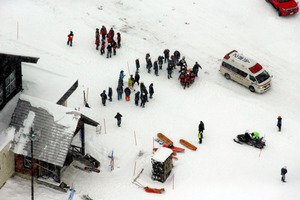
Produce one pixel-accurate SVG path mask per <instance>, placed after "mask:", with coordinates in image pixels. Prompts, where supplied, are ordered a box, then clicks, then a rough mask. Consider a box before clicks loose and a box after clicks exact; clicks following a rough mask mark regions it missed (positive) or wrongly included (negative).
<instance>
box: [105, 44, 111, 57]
mask: <svg viewBox="0 0 300 200" xmlns="http://www.w3.org/2000/svg"><path fill="white" fill-rule="evenodd" d="M106 49H107V55H106V58H111V49H112V47H111V44H108V45H107V47H106Z"/></svg>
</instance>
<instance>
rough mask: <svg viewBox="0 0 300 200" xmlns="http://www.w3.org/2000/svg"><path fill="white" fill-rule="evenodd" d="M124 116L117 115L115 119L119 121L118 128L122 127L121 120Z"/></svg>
mask: <svg viewBox="0 0 300 200" xmlns="http://www.w3.org/2000/svg"><path fill="white" fill-rule="evenodd" d="M122 117H123V116H122V115H121V114H120V113H117V114H116V116H115V118H116V119H117V125H118V127H121V120H122Z"/></svg>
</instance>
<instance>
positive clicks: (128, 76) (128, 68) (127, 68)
mask: <svg viewBox="0 0 300 200" xmlns="http://www.w3.org/2000/svg"><path fill="white" fill-rule="evenodd" d="M127 69H128V73H129V74H128V77H129V76H130V69H129V64H128V61H127Z"/></svg>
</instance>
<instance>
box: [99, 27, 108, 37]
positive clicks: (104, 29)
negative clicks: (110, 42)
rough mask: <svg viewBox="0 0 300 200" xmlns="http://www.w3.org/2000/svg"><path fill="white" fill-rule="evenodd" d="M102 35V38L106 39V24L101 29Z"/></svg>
mask: <svg viewBox="0 0 300 200" xmlns="http://www.w3.org/2000/svg"><path fill="white" fill-rule="evenodd" d="M100 33H101V36H102V40H105V37H106V34H107V30H106V28H105V26H102V28H101V30H100Z"/></svg>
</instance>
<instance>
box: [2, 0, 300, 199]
mask: <svg viewBox="0 0 300 200" xmlns="http://www.w3.org/2000/svg"><path fill="white" fill-rule="evenodd" d="M0 19H1V20H0V27H1V29H0V51H1V52H3V53H14V54H21V55H31V56H36V57H40V60H39V62H38V64H37V65H34V66H36V67H37V68H40V69H44V70H47V71H52V72H53V73H55V74H60V75H61V76H65V77H69V78H71V79H75V80H76V79H78V80H79V87H78V89H77V91H76V93H75V94H74V95H72V96H71V99H70V101H69V102H68V106H69V107H71V108H78V107H81V110H84V111H85V112H88V113H91V115H92V116H94V117H95V118H96V120H98V121H99V122H100V123H103V120H104V119H105V122H106V132H107V134H104V127H102V133H101V134H96V133H95V130H94V128H90V127H88V129H87V130H88V133H87V136H86V141H87V147H86V148H87V152H89V153H91V154H92V155H93V156H94V157H96V158H97V159H99V160H100V162H101V167H100V170H101V172H100V173H99V174H95V173H91V174H88V173H86V172H82V171H80V170H78V169H75V168H73V167H70V168H69V169H68V170H67V171H66V172H65V173H64V177H63V180H64V181H65V182H66V183H68V184H70V185H72V186H73V187H74V188H75V189H76V193H75V198H74V199H76V200H77V199H81V198H80V197H81V195H82V194H89V196H91V197H93V198H94V199H95V200H96V199H114V200H117V199H173V200H174V199H183V198H189V199H205V200H215V199H222V200H227V199H228V200H229V199H230V200H240V199H243V200H247V199H264V200H271V199H272V200H277V199H278V200H281V199H289V200H298V199H299V196H300V191H299V187H300V170H299V169H300V160H299V158H300V152H299V147H298V146H299V145H298V144H299V141H300V136H299V132H300V127H299V125H298V124H299V121H300V116H299V111H300V106H299V100H300V81H299V75H300V59H299V52H300V46H299V41H300V16H299V14H298V15H295V16H290V17H279V16H278V15H277V13H276V11H275V10H274V9H273V8H272V7H271V5H269V4H267V3H266V2H265V1H263V0H252V1H251V0H244V1H240V0H224V1H222V2H220V1H215V0H211V1H204V0H198V1H196V0H194V1H192V0H185V1H182V0H164V1H159V0H152V1H146V0H130V1H122V0H103V1H96V0H89V1H76V0H75V1H74V0H72V1H71V0H64V1H61V0H26V1H24V0H15V1H9V0H1V1H0ZM102 25H105V26H106V27H107V28H110V27H111V26H113V27H114V28H115V30H116V32H118V31H120V32H121V34H122V41H123V42H122V48H121V49H120V50H119V51H117V56H113V57H112V58H111V59H106V58H105V57H104V56H100V55H99V52H97V51H96V50H95V46H94V32H95V29H96V28H97V27H98V28H100V27H101V26H102ZM17 26H18V27H19V31H18V34H17ZM70 30H72V31H73V32H74V35H75V36H74V46H73V47H72V48H70V47H68V46H67V45H66V41H67V37H66V36H67V34H68V33H69V31H70ZM165 48H169V49H170V50H171V52H172V53H173V51H174V50H179V51H180V52H181V53H182V55H184V56H185V57H186V60H187V62H188V65H189V66H192V65H193V64H194V62H195V61H198V62H199V63H200V64H201V66H202V67H203V70H201V71H200V77H199V78H198V79H197V80H196V82H195V83H194V84H193V85H192V86H191V87H190V88H188V89H186V90H183V89H182V87H181V86H180V84H179V81H178V80H177V74H178V72H177V71H175V72H174V76H173V79H170V80H169V79H167V72H166V66H165V65H164V67H163V70H162V71H159V74H160V75H159V77H156V76H155V75H154V74H153V73H152V74H148V73H147V72H146V69H145V59H144V58H145V54H146V53H148V52H149V53H150V55H151V58H152V61H154V60H155V59H156V58H157V57H158V56H159V55H161V54H162V52H163V50H164V49H165ZM233 49H236V50H238V51H240V52H243V53H244V54H245V55H247V56H249V57H251V58H253V59H255V60H257V61H258V62H259V63H261V64H262V65H263V66H264V67H265V68H266V69H267V70H268V71H269V73H270V74H271V75H273V79H272V81H273V82H272V87H271V89H270V91H268V92H266V93H265V94H261V95H259V94H253V93H251V92H249V91H248V90H247V88H245V87H243V86H241V85H239V84H236V83H234V82H232V81H227V80H226V79H225V78H224V77H223V76H221V74H220V73H219V72H218V69H219V66H220V63H221V58H222V57H223V56H224V55H225V54H226V53H228V52H229V51H231V50H233ZM136 58H140V62H141V73H140V75H141V80H142V81H143V82H144V83H145V84H146V86H147V87H148V86H149V84H150V83H153V84H154V90H155V94H154V98H153V99H151V100H150V101H149V102H148V103H147V104H146V107H145V108H140V107H136V106H135V105H134V103H133V101H130V102H125V100H123V101H117V100H116V91H115V89H116V86H117V79H118V76H119V72H120V70H124V71H125V73H126V77H125V80H126V79H127V78H128V77H129V71H128V68H129V70H130V73H134V70H135V64H134V60H135V59H136ZM24 65H29V64H24ZM127 66H129V67H127ZM23 69H26V68H23ZM32 81H34V80H32ZM45 81H48V82H49V85H50V83H51V80H45ZM62 84H63V83H62ZM109 86H110V87H113V91H114V99H113V102H108V103H107V106H106V107H103V106H102V105H101V100H100V97H99V94H100V93H101V92H102V91H103V90H107V89H108V87H109ZM52 89H53V88H52ZM87 89H88V90H89V96H88V102H89V105H90V106H91V109H86V108H83V97H82V91H83V90H86V91H87ZM136 89H138V87H136ZM52 91H53V90H52ZM33 93H34V92H32V91H31V93H30V95H33V96H34V94H33ZM47 95H51V93H50V94H45V97H44V98H45V99H51V98H50V97H49V96H48V97H47ZM131 98H133V95H132V96H131ZM117 112H120V113H121V114H122V115H123V121H122V127H121V128H118V127H117V125H116V120H115V119H114V116H115V114H116V113H117ZM278 115H281V116H282V117H283V129H282V132H280V133H279V132H277V127H276V121H277V120H276V118H277V116H278ZM200 120H202V121H204V123H205V128H206V130H205V131H204V140H203V144H201V145H199V149H198V150H197V151H196V152H191V151H189V150H186V152H185V153H183V154H180V155H178V158H179V160H178V161H174V169H173V171H172V175H171V177H170V178H169V179H168V180H167V181H166V182H165V183H163V184H162V183H159V182H155V181H152V180H151V178H150V177H151V176H150V175H151V155H152V145H153V137H155V136H156V134H157V133H158V132H162V133H164V134H166V135H167V136H169V138H170V139H172V140H173V141H174V142H175V145H178V146H180V144H179V139H181V138H185V139H187V140H189V141H190V142H192V143H194V144H196V143H197V130H198V124H199V122H200ZM246 129H248V130H250V131H254V130H256V131H259V132H261V133H262V135H263V136H265V138H266V144H267V146H266V148H265V149H264V150H263V151H262V152H260V151H259V150H258V149H255V148H253V147H249V146H243V145H238V144H236V143H234V142H233V141H232V139H233V138H234V137H235V136H236V135H237V134H241V133H243V132H244V131H245V130H246ZM134 132H135V134H136V136H137V145H135V141H134ZM158 146H159V144H158V143H155V147H158ZM112 150H113V151H114V154H115V165H116V166H115V170H114V171H112V172H110V167H109V158H108V157H107V156H108V155H109V154H110V153H111V151H112ZM135 163H136V166H137V169H136V173H135V174H137V173H138V172H139V171H140V170H141V169H142V168H145V170H144V172H143V174H142V175H141V177H140V179H139V181H140V182H141V183H142V184H143V185H145V186H150V187H158V188H160V187H164V188H165V190H166V192H165V193H164V194H162V195H154V194H148V193H146V192H144V191H143V190H142V189H140V188H138V187H137V186H136V185H134V184H132V183H131V181H132V179H133V177H134V176H133V173H134V165H135ZM283 166H287V168H288V173H287V183H285V184H283V183H281V181H280V168H281V167H283ZM172 177H174V188H173V181H172ZM67 197H68V194H63V193H60V192H57V191H53V190H51V189H48V188H45V187H44V186H37V188H36V199H39V200H46V199H47V200H48V199H51V200H52V199H53V200H59V199H67ZM24 198H30V181H26V180H23V179H20V178H17V177H15V178H11V179H10V180H9V181H8V182H7V183H6V185H5V186H4V187H3V188H2V189H1V190H0V199H1V200H2V199H10V200H19V199H24Z"/></svg>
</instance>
